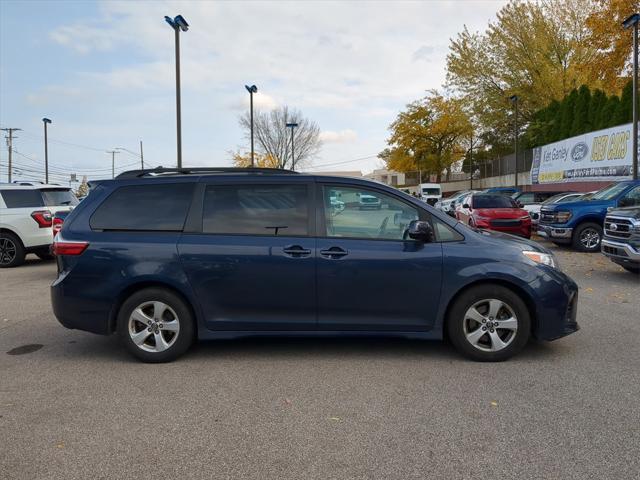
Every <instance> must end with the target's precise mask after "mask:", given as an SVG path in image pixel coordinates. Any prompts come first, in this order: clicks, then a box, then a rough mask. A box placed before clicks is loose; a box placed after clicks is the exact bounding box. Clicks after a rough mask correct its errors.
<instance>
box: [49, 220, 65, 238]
mask: <svg viewBox="0 0 640 480" xmlns="http://www.w3.org/2000/svg"><path fill="white" fill-rule="evenodd" d="M63 223H64V220H63V219H61V218H58V217H53V224H52V225H53V227H52V228H53V236H54V237H55V236H56V233H58V232H59V231H60V230H62V224H63Z"/></svg>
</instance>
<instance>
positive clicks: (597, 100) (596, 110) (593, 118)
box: [589, 89, 607, 131]
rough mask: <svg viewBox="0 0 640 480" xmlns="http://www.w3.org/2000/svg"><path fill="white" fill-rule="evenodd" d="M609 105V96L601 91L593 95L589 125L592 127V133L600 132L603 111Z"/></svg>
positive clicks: (595, 91)
mask: <svg viewBox="0 0 640 480" xmlns="http://www.w3.org/2000/svg"><path fill="white" fill-rule="evenodd" d="M606 103H607V95H606V94H605V93H604V92H603V91H602V90H600V89H597V90H594V92H593V95H591V104H590V105H589V125H591V131H594V130H599V129H600V128H602V127H601V126H600V119H601V116H602V109H603V108H604V106H605V104H606Z"/></svg>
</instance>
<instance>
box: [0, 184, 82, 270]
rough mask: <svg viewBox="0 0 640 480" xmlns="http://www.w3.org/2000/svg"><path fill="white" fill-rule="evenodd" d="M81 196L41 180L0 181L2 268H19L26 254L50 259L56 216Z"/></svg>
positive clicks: (0, 265) (71, 205)
mask: <svg viewBox="0 0 640 480" xmlns="http://www.w3.org/2000/svg"><path fill="white" fill-rule="evenodd" d="M77 204H78V199H77V198H76V197H75V195H74V194H73V192H72V191H71V189H70V188H68V187H63V186H59V185H44V184H40V183H29V182H24V183H7V184H0V268H7V267H16V266H18V265H21V264H22V263H23V262H24V259H25V256H26V254H27V253H35V254H36V255H37V256H38V257H40V258H42V259H47V258H51V253H50V248H51V244H52V243H53V232H52V227H53V226H54V225H53V224H54V216H55V215H56V214H58V213H59V212H68V211H69V210H71V209H72V208H73V207H74V206H75V205H77Z"/></svg>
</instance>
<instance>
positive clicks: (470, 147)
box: [469, 132, 473, 190]
mask: <svg viewBox="0 0 640 480" xmlns="http://www.w3.org/2000/svg"><path fill="white" fill-rule="evenodd" d="M470 140H471V143H470V144H469V164H470V166H469V169H470V170H471V176H470V177H469V190H473V132H471V138H470Z"/></svg>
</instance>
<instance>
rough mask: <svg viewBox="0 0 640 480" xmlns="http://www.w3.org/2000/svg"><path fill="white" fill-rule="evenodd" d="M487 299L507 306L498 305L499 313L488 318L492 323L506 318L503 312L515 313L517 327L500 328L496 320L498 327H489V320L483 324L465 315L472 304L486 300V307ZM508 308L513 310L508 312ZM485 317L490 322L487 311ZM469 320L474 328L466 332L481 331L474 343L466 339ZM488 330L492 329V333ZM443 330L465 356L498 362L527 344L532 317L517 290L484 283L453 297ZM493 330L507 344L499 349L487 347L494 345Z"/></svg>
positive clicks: (507, 313)
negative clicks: (499, 306)
mask: <svg viewBox="0 0 640 480" xmlns="http://www.w3.org/2000/svg"><path fill="white" fill-rule="evenodd" d="M488 300H499V301H500V302H502V303H503V304H504V305H505V306H506V307H501V308H500V310H499V311H498V316H496V317H495V319H494V320H491V325H493V321H496V320H502V319H505V318H504V317H506V316H509V317H512V316H515V318H516V321H517V329H516V330H511V329H505V328H504V325H505V324H503V327H502V328H501V327H500V325H499V322H498V325H497V328H495V330H493V329H491V328H489V325H490V324H489V323H485V324H484V326H483V324H481V323H480V322H475V321H472V320H470V317H467V312H468V311H469V310H470V309H471V308H472V307H473V306H474V305H477V306H478V308H479V309H482V308H483V306H484V305H485V303H484V302H485V301H486V302H487V303H486V306H487V307H488V306H489V304H488ZM508 309H510V310H511V311H512V313H510V312H508ZM476 311H479V310H476ZM483 316H484V315H483ZM465 317H467V318H465ZM486 318H487V322H489V320H488V318H492V319H493V317H489V316H488V313H487V317H486ZM471 323H473V324H474V328H473V329H472V330H471V331H470V332H469V333H473V332H475V331H478V332H479V333H480V336H478V340H477V342H478V346H474V345H473V344H472V343H471V342H470V340H467V335H468V334H469V333H467V332H466V331H465V330H466V329H467V327H468V326H469V325H470V324H471ZM476 328H477V329H478V330H476ZM482 328H485V331H483V332H484V333H483V332H481V329H482ZM489 330H491V333H490V332H489ZM446 331H447V334H448V336H449V340H451V343H453V345H454V346H455V348H456V350H458V352H460V353H461V354H462V355H464V356H465V357H467V358H470V359H471V360H475V361H479V362H501V361H504V360H507V359H508V358H510V357H512V356H513V355H515V354H516V353H518V352H519V351H520V350H522V348H523V347H524V346H525V345H526V344H527V341H528V340H529V337H530V334H531V317H530V315H529V310H528V308H527V306H526V304H525V303H524V301H523V300H522V298H520V296H519V295H518V294H516V293H515V292H513V291H512V290H509V289H508V288H505V287H503V286H501V285H495V284H485V285H479V286H477V287H471V288H469V289H468V290H465V291H463V292H462V293H461V294H460V295H459V296H458V297H457V298H456V299H455V301H454V303H453V305H452V306H451V308H450V309H449V314H448V315H447V319H446ZM494 332H495V335H499V336H500V341H503V342H504V343H506V344H507V345H506V346H505V347H503V348H501V349H500V350H497V351H489V349H490V348H491V346H492V345H493V341H492V338H493V334H494Z"/></svg>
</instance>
